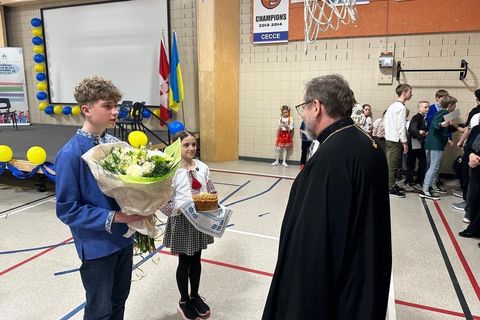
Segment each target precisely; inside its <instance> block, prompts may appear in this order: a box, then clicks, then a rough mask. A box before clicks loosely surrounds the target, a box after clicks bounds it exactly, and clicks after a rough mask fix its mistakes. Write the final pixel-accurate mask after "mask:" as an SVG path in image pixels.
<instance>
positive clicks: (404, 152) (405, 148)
mask: <svg viewBox="0 0 480 320" xmlns="http://www.w3.org/2000/svg"><path fill="white" fill-rule="evenodd" d="M407 153H408V144H407V143H406V142H405V143H403V154H407Z"/></svg>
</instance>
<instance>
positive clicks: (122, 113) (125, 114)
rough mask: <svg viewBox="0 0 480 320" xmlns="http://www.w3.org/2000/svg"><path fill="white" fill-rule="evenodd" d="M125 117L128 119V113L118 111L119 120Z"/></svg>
mask: <svg viewBox="0 0 480 320" xmlns="http://www.w3.org/2000/svg"><path fill="white" fill-rule="evenodd" d="M126 117H128V111H125V110H120V112H118V118H119V119H121V118H126Z"/></svg>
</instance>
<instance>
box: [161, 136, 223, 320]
mask: <svg viewBox="0 0 480 320" xmlns="http://www.w3.org/2000/svg"><path fill="white" fill-rule="evenodd" d="M176 138H180V140H181V141H182V161H181V163H180V166H179V168H178V169H177V172H176V173H175V176H174V178H173V181H172V183H173V189H174V195H173V197H172V199H171V200H170V201H169V202H168V203H167V204H166V205H165V206H164V207H162V208H161V209H160V210H161V211H162V212H163V213H164V214H165V215H167V216H168V220H167V226H166V229H165V237H164V244H165V246H166V247H167V248H170V249H171V252H172V253H173V254H178V267H177V274H176V278H177V285H178V290H179V291H180V296H181V297H180V302H179V305H178V307H177V309H178V311H179V312H180V313H181V315H182V317H183V319H185V320H187V319H196V320H198V319H200V318H201V319H206V318H208V317H209V316H210V307H209V306H208V305H207V304H206V303H205V302H204V301H203V298H201V297H200V296H199V294H198V288H199V285H200V274H201V269H202V267H201V262H200V257H201V253H202V249H206V248H207V245H209V244H211V243H213V237H212V236H210V235H207V234H205V233H203V232H200V231H198V230H197V229H196V228H195V227H194V226H193V225H192V224H191V223H190V221H188V219H187V218H186V217H185V216H184V215H183V214H182V213H181V212H180V211H179V210H178V208H180V207H181V206H182V205H183V204H184V203H185V202H187V201H193V199H192V195H194V194H198V193H201V192H208V193H216V191H215V186H214V185H213V182H212V180H211V178H210V170H209V169H208V166H207V165H206V164H204V163H203V162H201V161H200V160H197V159H195V155H196V153H197V140H196V139H195V137H194V136H193V135H192V134H191V133H190V132H187V131H182V132H180V133H178V134H177V135H176ZM189 280H190V294H189V293H188V282H189Z"/></svg>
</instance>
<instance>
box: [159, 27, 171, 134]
mask: <svg viewBox="0 0 480 320" xmlns="http://www.w3.org/2000/svg"><path fill="white" fill-rule="evenodd" d="M158 73H159V75H160V119H162V120H164V121H167V120H168V119H169V118H170V112H169V108H168V90H169V85H168V77H169V76H170V65H169V63H168V58H167V53H166V50H165V42H164V40H163V36H162V42H161V43H160V59H159V63H158ZM160 124H161V125H163V123H162V122H160Z"/></svg>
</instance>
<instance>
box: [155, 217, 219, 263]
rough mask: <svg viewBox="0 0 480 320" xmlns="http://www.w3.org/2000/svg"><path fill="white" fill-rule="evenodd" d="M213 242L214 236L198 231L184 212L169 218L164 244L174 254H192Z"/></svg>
mask: <svg viewBox="0 0 480 320" xmlns="http://www.w3.org/2000/svg"><path fill="white" fill-rule="evenodd" d="M212 243H213V237H212V236H210V235H207V234H205V233H203V232H200V231H198V230H197V229H196V228H195V227H194V226H193V225H192V224H191V223H190V221H188V219H187V218H186V217H185V216H184V215H183V214H181V215H179V216H174V217H169V218H168V220H167V227H166V228H165V236H164V238H163V244H164V245H165V247H167V248H170V251H171V252H172V253H173V254H179V253H181V254H186V255H188V256H192V255H193V254H194V253H195V252H198V251H200V250H201V249H207V246H208V245H209V244H212Z"/></svg>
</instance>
